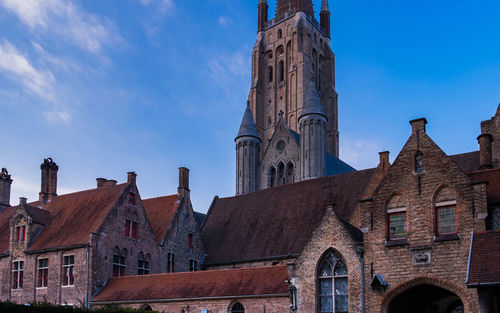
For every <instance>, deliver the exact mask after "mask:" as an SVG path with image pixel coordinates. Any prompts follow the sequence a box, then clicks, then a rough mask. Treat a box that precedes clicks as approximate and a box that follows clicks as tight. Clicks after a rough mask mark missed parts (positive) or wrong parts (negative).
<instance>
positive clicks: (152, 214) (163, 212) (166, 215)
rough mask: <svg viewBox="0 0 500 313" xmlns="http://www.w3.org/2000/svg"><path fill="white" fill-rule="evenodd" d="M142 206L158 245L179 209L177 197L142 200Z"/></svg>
mask: <svg viewBox="0 0 500 313" xmlns="http://www.w3.org/2000/svg"><path fill="white" fill-rule="evenodd" d="M142 205H143V206H144V210H145V211H146V215H147V217H148V219H149V223H150V224H151V228H152V229H153V233H154V235H155V237H156V240H157V241H158V243H161V242H162V241H163V239H164V238H165V235H166V234H167V231H168V229H169V227H170V224H172V220H173V219H174V216H175V212H177V208H178V207H179V202H178V201H177V195H176V194H175V195H171V196H165V197H158V198H151V199H145V200H142Z"/></svg>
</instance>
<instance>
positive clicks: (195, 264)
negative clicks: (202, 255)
mask: <svg viewBox="0 0 500 313" xmlns="http://www.w3.org/2000/svg"><path fill="white" fill-rule="evenodd" d="M197 270H198V261H195V260H189V271H190V272H196V271H197Z"/></svg>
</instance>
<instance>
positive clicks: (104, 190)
mask: <svg viewBox="0 0 500 313" xmlns="http://www.w3.org/2000/svg"><path fill="white" fill-rule="evenodd" d="M126 186H127V184H121V185H115V186H103V187H100V188H97V189H91V190H86V191H80V192H76V193H71V194H67V195H61V196H57V197H55V198H54V199H52V201H51V202H49V203H47V204H46V205H45V206H44V207H43V209H44V210H47V211H49V212H50V215H51V222H50V223H48V224H47V225H46V226H45V228H44V229H43V231H42V232H41V233H40V235H39V236H38V237H37V238H36V240H35V241H34V242H33V244H32V245H31V246H30V247H29V248H28V249H27V251H37V250H44V249H54V248H61V247H68V246H75V245H81V244H86V243H88V242H89V240H90V233H91V232H97V231H98V229H99V227H100V226H101V225H102V223H103V222H104V219H105V218H106V216H107V215H108V214H109V211H110V209H111V208H112V207H113V206H114V205H115V203H116V202H117V201H118V197H119V196H120V195H121V194H122V192H123V190H124V189H125V187H126Z"/></svg>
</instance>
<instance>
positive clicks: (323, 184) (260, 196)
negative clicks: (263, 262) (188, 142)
mask: <svg viewBox="0 0 500 313" xmlns="http://www.w3.org/2000/svg"><path fill="white" fill-rule="evenodd" d="M374 171H375V170H374V169H369V170H364V171H358V172H352V173H346V174H340V175H335V176H328V177H323V178H318V179H312V180H307V181H302V182H298V183H295V184H290V185H284V186H279V187H274V188H268V189H264V190H261V191H257V192H253V193H249V194H245V195H241V196H236V197H230V198H222V199H217V198H216V199H215V200H214V203H213V205H212V207H211V209H210V210H209V212H208V215H207V217H206V219H205V224H204V225H203V226H202V230H201V237H202V240H203V244H204V247H205V249H206V253H207V258H206V260H205V263H206V264H208V265H214V264H228V263H237V262H244V261H250V260H257V259H265V258H275V257H286V256H292V255H298V254H300V253H301V251H302V249H303V248H304V246H305V245H306V243H307V242H308V240H309V238H310V236H311V234H312V232H313V231H314V229H316V228H317V226H318V225H319V223H320V222H321V220H322V219H323V216H324V215H325V212H326V207H327V205H329V204H332V205H333V207H334V210H335V212H336V213H337V215H338V216H339V217H340V218H341V219H343V220H347V221H349V220H350V217H351V215H352V213H353V211H354V210H355V208H356V206H357V204H358V200H360V198H361V197H362V194H363V191H364V190H365V188H366V186H367V185H368V182H369V181H370V179H371V177H372V176H373V173H374Z"/></svg>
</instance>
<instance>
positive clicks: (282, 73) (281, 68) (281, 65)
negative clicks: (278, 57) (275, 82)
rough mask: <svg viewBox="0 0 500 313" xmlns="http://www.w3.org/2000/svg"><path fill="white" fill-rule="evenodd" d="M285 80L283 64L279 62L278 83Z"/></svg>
mask: <svg viewBox="0 0 500 313" xmlns="http://www.w3.org/2000/svg"><path fill="white" fill-rule="evenodd" d="M284 80H285V63H284V62H283V61H280V82H282V81H284Z"/></svg>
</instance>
